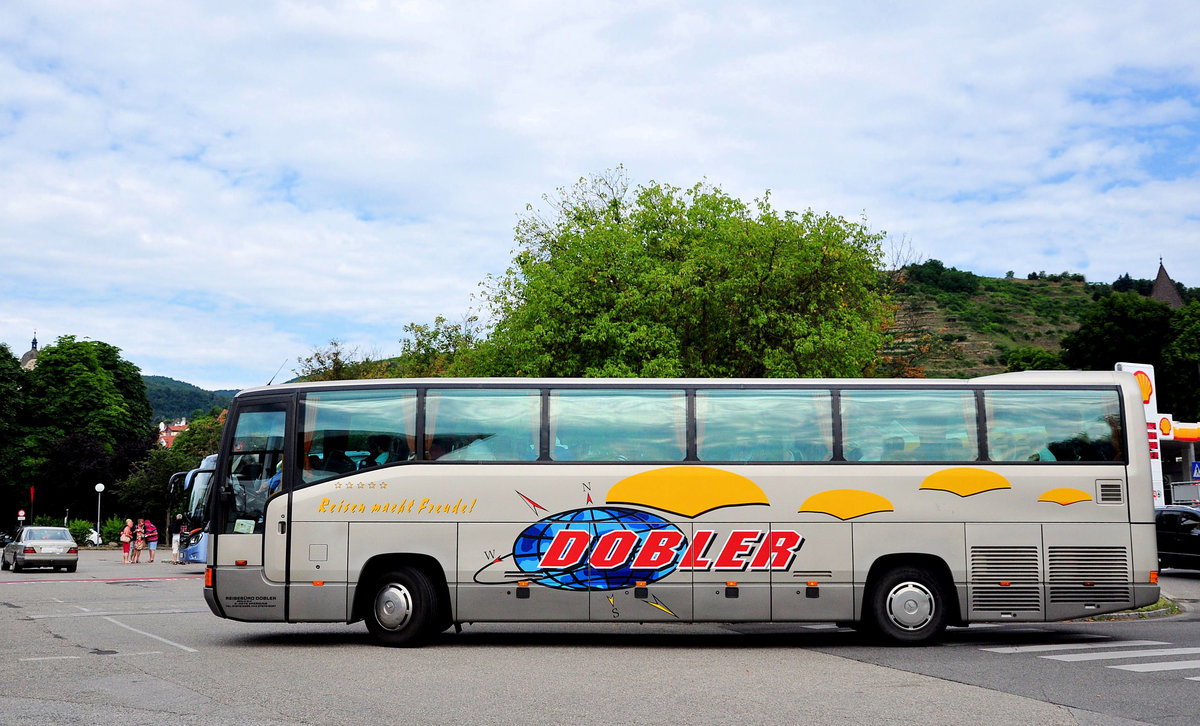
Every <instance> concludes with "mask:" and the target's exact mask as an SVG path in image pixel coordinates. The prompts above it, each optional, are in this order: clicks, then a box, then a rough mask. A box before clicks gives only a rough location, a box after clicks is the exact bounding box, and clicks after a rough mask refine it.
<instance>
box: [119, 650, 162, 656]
mask: <svg viewBox="0 0 1200 726" xmlns="http://www.w3.org/2000/svg"><path fill="white" fill-rule="evenodd" d="M140 655H162V651H161V650H143V651H142V652H141V653H113V654H112V655H108V656H105V657H106V658H133V657H134V656H140Z"/></svg>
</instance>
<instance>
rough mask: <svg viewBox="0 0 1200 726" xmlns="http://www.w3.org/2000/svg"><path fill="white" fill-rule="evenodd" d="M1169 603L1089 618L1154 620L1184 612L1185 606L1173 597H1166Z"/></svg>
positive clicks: (1101, 619) (1099, 619)
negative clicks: (1146, 608) (1149, 608)
mask: <svg viewBox="0 0 1200 726" xmlns="http://www.w3.org/2000/svg"><path fill="white" fill-rule="evenodd" d="M1166 600H1167V602H1168V604H1167V605H1164V606H1163V607H1160V608H1155V609H1153V610H1126V611H1124V612H1120V613H1109V614H1107V615H1097V616H1096V617H1094V618H1087V620H1089V621H1092V622H1100V621H1104V620H1153V619H1157V618H1167V617H1170V616H1172V615H1177V614H1179V613H1182V612H1184V610H1185V608H1184V607H1182V606H1181V605H1180V604H1179V603H1177V602H1175V601H1174V600H1172V599H1171V598H1166Z"/></svg>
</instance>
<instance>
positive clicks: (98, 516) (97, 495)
mask: <svg viewBox="0 0 1200 726" xmlns="http://www.w3.org/2000/svg"><path fill="white" fill-rule="evenodd" d="M103 491H104V485H103V484H97V485H96V534H97V535H99V534H100V493H101V492H103Z"/></svg>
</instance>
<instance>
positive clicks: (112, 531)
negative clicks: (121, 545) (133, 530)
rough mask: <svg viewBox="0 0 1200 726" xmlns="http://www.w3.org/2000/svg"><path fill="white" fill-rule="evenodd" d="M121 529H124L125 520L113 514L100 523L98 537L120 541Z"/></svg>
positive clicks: (110, 540) (106, 540) (107, 540)
mask: <svg viewBox="0 0 1200 726" xmlns="http://www.w3.org/2000/svg"><path fill="white" fill-rule="evenodd" d="M123 529H125V520H124V519H121V518H120V517H118V516H115V515H114V516H112V517H110V518H109V519H108V520H107V521H105V522H104V524H102V525H100V539H102V540H104V541H105V542H120V541H121V530H123Z"/></svg>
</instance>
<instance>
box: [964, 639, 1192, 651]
mask: <svg viewBox="0 0 1200 726" xmlns="http://www.w3.org/2000/svg"><path fill="white" fill-rule="evenodd" d="M1142 645H1170V643H1166V642H1163V641H1161V640H1120V641H1112V640H1105V641H1104V642H1101V643H1094V642H1093V643H1055V644H1054V645H1014V646H1009V647H1005V648H980V650H986V651H987V652H989V653H1048V652H1051V651H1056V650H1081V649H1084V648H1129V647H1136V646H1142Z"/></svg>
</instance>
